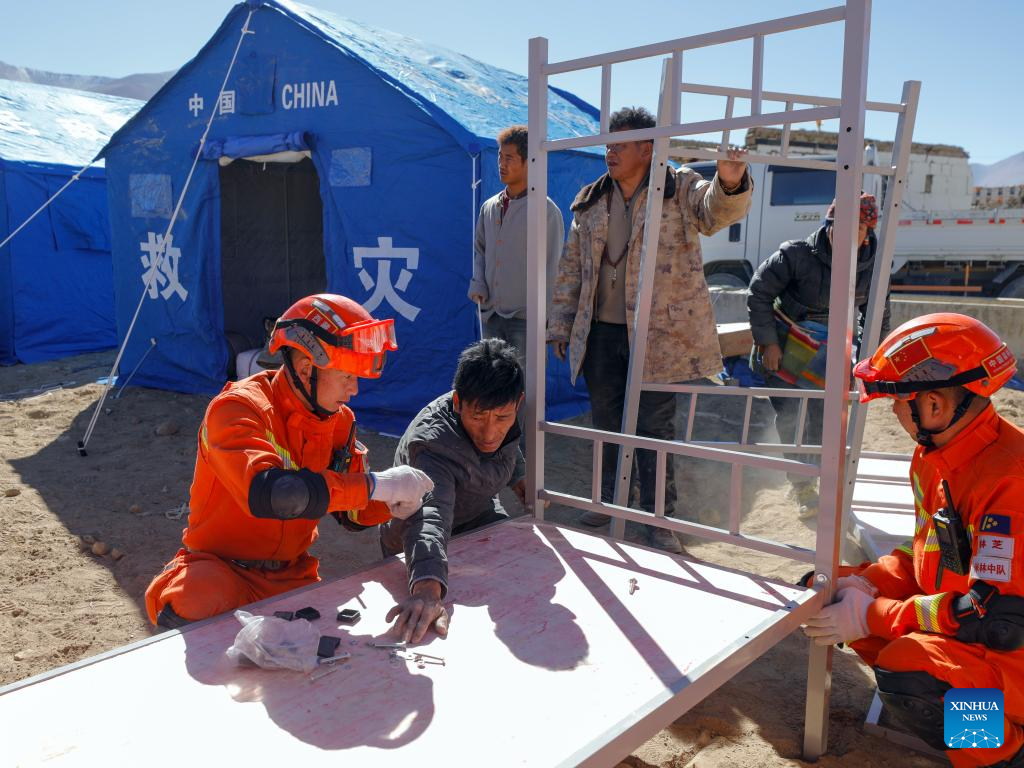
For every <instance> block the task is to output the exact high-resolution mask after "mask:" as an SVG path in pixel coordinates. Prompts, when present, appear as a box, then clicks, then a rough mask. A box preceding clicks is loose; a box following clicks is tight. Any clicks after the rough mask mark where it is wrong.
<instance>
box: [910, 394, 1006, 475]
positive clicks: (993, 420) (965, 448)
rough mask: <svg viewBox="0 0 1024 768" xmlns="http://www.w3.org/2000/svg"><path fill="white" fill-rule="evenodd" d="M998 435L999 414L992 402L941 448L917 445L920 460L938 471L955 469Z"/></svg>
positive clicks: (972, 457)
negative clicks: (926, 447) (927, 447)
mask: <svg viewBox="0 0 1024 768" xmlns="http://www.w3.org/2000/svg"><path fill="white" fill-rule="evenodd" d="M997 437H999V414H998V413H996V409H995V407H993V405H992V403H989V404H988V405H987V406H985V410H983V411H982V412H981V413H979V414H978V415H977V416H975V417H974V419H973V421H971V423H970V424H968V425H967V426H966V427H965V428H964V429H963V430H962V431H960V432H958V433H957V434H956V436H954V437H953V439H952V440H950V441H949V442H948V443H946V444H945V445H944V446H942V447H941V448H930V449H925V448H923V447H918V449H917V450H918V451H920V452H921V458H922V460H924V461H926V462H928V463H929V464H931V465H933V466H934V467H935V468H936V469H937V470H939V472H940V473H943V474H944V473H948V472H950V471H953V470H956V469H958V468H960V467H962V466H964V465H965V464H967V463H968V462H970V461H972V460H973V459H974V457H975V456H977V455H978V454H979V453H981V452H982V451H983V450H985V449H986V448H987V447H988V446H990V445H991V444H992V443H994V442H995V441H996V438H997Z"/></svg>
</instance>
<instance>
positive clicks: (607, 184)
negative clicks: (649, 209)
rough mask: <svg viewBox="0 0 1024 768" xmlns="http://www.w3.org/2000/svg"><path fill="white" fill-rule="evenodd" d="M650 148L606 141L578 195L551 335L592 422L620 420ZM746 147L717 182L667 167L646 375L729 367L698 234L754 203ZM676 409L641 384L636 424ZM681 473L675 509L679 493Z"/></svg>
mask: <svg viewBox="0 0 1024 768" xmlns="http://www.w3.org/2000/svg"><path fill="white" fill-rule="evenodd" d="M654 124H655V122H654V118H653V117H652V116H651V114H650V113H649V112H647V110H645V109H642V108H639V109H634V108H626V109H622V110H619V111H618V112H616V113H615V114H613V115H612V117H611V122H610V129H611V130H612V131H621V130H631V129H637V128H649V127H653V126H654ZM652 151H653V143H652V142H650V141H646V142H623V143H621V144H609V145H608V147H607V154H606V162H607V164H608V173H607V174H605V175H604V176H602V177H601V178H599V179H598V180H597V181H595V182H594V183H592V184H590V185H588V186H586V187H584V188H583V189H582V190H580V193H579V194H578V195H577V196H576V200H575V201H574V202H573V204H572V211H573V214H574V217H573V222H572V228H571V229H570V232H569V240H568V243H567V244H566V247H565V250H564V252H563V254H562V258H561V260H560V262H559V264H558V276H557V278H556V280H555V291H554V297H553V299H552V303H551V307H550V311H549V313H548V330H547V340H548V342H549V343H551V344H552V345H553V346H554V349H555V354H557V355H558V356H559V357H561V358H563V359H564V356H565V353H566V351H568V354H569V365H570V371H571V376H572V380H573V382H574V383H575V380H576V377H577V376H578V375H579V374H580V372H581V371H582V372H583V374H584V376H585V378H586V381H587V389H588V391H589V393H590V402H591V408H592V411H593V420H594V426H595V427H597V428H598V429H603V430H608V431H618V430H619V429H621V424H622V411H623V402H624V394H625V389H626V374H627V370H628V366H629V350H630V348H631V345H632V343H633V339H632V331H633V321H634V312H635V309H636V300H637V286H638V283H639V278H640V251H641V247H642V244H643V232H644V212H645V210H646V205H647V185H648V176H649V174H650V165H651V154H652ZM744 155H745V152H743V151H740V150H730V152H729V159H728V160H721V161H719V163H718V174H717V175H716V177H715V179H714V180H713V181H710V182H709V181H705V180H704V179H702V178H701V177H700V175H699V174H697V173H695V172H694V171H691V170H689V169H686V168H683V169H680V170H679V171H674V170H672V169H671V168H669V169H668V171H667V175H666V178H665V183H664V186H663V189H664V196H665V200H664V203H663V208H662V215H661V232H660V235H659V242H658V259H657V269H656V277H655V283H654V295H653V300H652V304H651V315H650V328H649V332H648V338H647V358H646V363H645V366H644V381H653V382H659V383H671V382H689V381H694V380H698V379H702V378H703V377H705V376H710V375H713V374H717V373H719V372H720V371H721V370H722V356H721V349H720V348H719V345H718V335H717V332H716V329H715V318H714V314H713V312H712V309H711V299H710V295H709V293H708V287H707V283H706V282H705V280H704V265H703V261H702V258H701V250H700V238H699V235H701V234H703V235H712V234H714V233H715V232H717V231H718V230H720V229H722V228H723V227H727V226H729V225H730V224H732V223H733V222H735V221H737V220H739V219H741V218H742V217H743V216H745V215H746V213H747V211H748V209H749V208H750V194H751V191H752V189H753V182H752V180H751V178H750V175H749V173H747V166H746V162H745V160H744V159H743V157H744ZM675 409H676V399H675V395H674V394H672V393H663V392H644V393H643V394H642V395H641V398H640V412H639V418H638V420H637V434H640V435H646V436H649V437H657V438H662V439H674V438H675V433H674V418H675ZM604 450H605V453H604V460H603V476H602V483H601V485H602V488H601V497H602V499H603V500H605V501H611V500H612V495H613V490H614V482H615V473H616V461H617V455H618V448H617V446H615V445H609V444H605V446H604ZM655 465H656V461H655V455H654V454H653V453H652V452H650V451H639V452H638V456H637V468H638V470H639V471H638V479H639V484H640V502H641V506H642V507H643V508H644V509H646V510H648V511H653V509H654V493H655V490H654V489H655V471H656V468H655ZM670 466H671V465H670ZM672 475H673V473H672V472H671V471H670V472H669V477H668V480H667V482H666V503H665V510H666V514H670V513H671V511H672V508H673V506H674V502H675V496H676V493H675V483H674V481H673V478H672ZM580 520H581V522H583V523H585V524H588V525H595V526H596V525H603V524H604V523H606V522H607V520H608V518H607V516H605V515H600V514H596V513H592V512H587V513H584V514H583V516H582V517H581V518H580ZM648 531H649V533H648V535H649V539H650V543H651V544H653V545H654V546H657V547H659V548H662V549H665V550H668V551H673V552H679V551H681V547H680V545H679V542H678V541H677V540H676V538H675V536H674V535H672V533H671V532H670V531H666V530H664V529H658V528H650V529H648Z"/></svg>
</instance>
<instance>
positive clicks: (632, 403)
mask: <svg viewBox="0 0 1024 768" xmlns="http://www.w3.org/2000/svg"><path fill="white" fill-rule="evenodd" d="M677 77H678V80H676V79H675V78H677ZM681 85H682V56H681V55H678V56H673V57H672V58H671V59H666V60H665V61H664V62H663V63H662V67H661V91H660V93H661V98H660V99H659V104H658V125H659V126H663V125H670V124H672V121H673V117H672V114H671V113H672V111H673V105H674V104H678V103H679V101H678V95H679V88H680V86H681ZM673 94H676V96H675V98H674V97H673ZM675 111H676V116H675V118H674V119H675V120H678V119H679V116H678V112H679V110H678V109H676V110H675ZM668 145H669V140H668V138H667V137H666V138H660V139H655V140H654V155H653V156H652V157H651V178H650V182H649V183H648V185H647V210H646V212H645V217H644V222H645V224H644V241H643V245H642V247H641V250H640V285H639V286H638V291H637V298H636V315H635V317H634V318H633V345H632V347H631V349H630V352H629V371H628V373H627V378H626V397H625V405H624V407H623V411H622V429H621V431H622V433H623V434H625V435H635V434H636V422H637V417H638V416H639V413H640V393H641V392H642V391H643V378H644V364H645V363H646V361H647V332H648V329H649V328H650V322H651V300H652V298H653V296H654V276H655V274H656V271H655V267H656V266H657V261H658V238H659V235H660V234H661V226H660V222H661V209H662V202H663V197H664V195H663V194H662V188H663V186H664V184H665V173H666V169H667V167H668ZM652 222H656V223H655V224H654V226H651V223H652ZM633 453H634V452H633V449H632V448H628V447H625V446H623V447H621V448H619V461H618V473H617V474H616V476H615V498H614V501H615V504H617V505H618V506H620V507H625V506H628V505H629V487H630V482H629V480H630V476H631V475H632V469H633ZM625 532H626V521H625V520H624V519H622V518H621V517H615V518H612V524H611V535H612V536H614V537H615V538H618V539H621V538H623V536H624V535H625Z"/></svg>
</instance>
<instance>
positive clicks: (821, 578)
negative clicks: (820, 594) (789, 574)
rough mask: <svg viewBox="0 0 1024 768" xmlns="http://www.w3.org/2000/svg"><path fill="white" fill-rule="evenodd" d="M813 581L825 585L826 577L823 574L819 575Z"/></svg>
mask: <svg viewBox="0 0 1024 768" xmlns="http://www.w3.org/2000/svg"><path fill="white" fill-rule="evenodd" d="M814 580H815V581H816V582H818V583H819V584H827V583H828V576H826V575H825V574H824V573H819V574H818V575H817V576H815V577H814Z"/></svg>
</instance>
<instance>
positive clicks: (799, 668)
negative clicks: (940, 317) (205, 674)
mask: <svg viewBox="0 0 1024 768" xmlns="http://www.w3.org/2000/svg"><path fill="white" fill-rule="evenodd" d="M111 359H112V355H111V353H98V354H94V355H83V356H79V357H75V358H69V359H66V360H61V361H57V362H53V363H47V364H40V365H35V366H15V367H12V368H2V369H0V684H6V683H10V682H13V681H16V680H20V679H23V678H26V677H29V676H31V675H35V674H39V673H41V672H44V671H46V670H49V669H52V668H54V667H57V666H60V665H62V664H67V663H69V662H73V661H76V660H78V659H82V658H85V657H88V656H92V655H95V654H98V653H101V652H103V651H106V650H108V649H110V648H114V647H116V646H119V645H123V644H125V643H129V642H131V641H134V640H139V639H141V638H145V637H147V636H148V635H149V634H151V632H152V628H151V627H149V626H148V624H147V622H146V619H145V615H144V612H143V609H142V598H143V593H144V591H145V588H146V585H147V584H148V582H149V580H150V578H151V577H152V576H153V574H155V573H156V572H157V571H158V570H159V569H160V567H161V566H162V565H163V563H164V562H165V560H166V559H167V558H169V557H170V556H171V555H172V554H173V553H174V551H175V550H176V548H177V546H178V544H179V542H180V536H181V529H182V525H183V523H182V520H181V519H179V517H178V514H179V511H180V510H179V508H180V505H181V504H182V503H183V502H184V501H186V500H187V498H188V488H189V484H190V481H191V474H192V467H193V462H194V455H195V443H196V440H195V434H196V428H197V426H198V424H199V422H200V419H201V418H202V414H203V411H204V409H205V406H206V403H207V402H208V399H209V398H207V397H204V396H188V395H180V394H174V393H170V392H162V391H156V390H147V389H135V388H130V389H128V390H127V391H126V392H125V393H124V395H123V397H120V398H119V399H116V400H115V399H108V400H107V403H106V406H105V409H104V412H103V414H102V415H101V416H100V418H99V421H98V424H97V427H96V430H95V432H94V434H93V436H92V440H91V442H90V445H89V456H88V457H87V458H85V459H83V458H80V457H79V456H78V455H77V452H76V450H75V444H76V442H77V441H78V440H79V439H80V438H81V437H82V436H83V434H84V433H85V430H86V427H87V425H88V422H89V419H90V417H91V416H92V413H93V410H94V409H95V406H96V403H97V401H98V399H99V396H100V393H101V386H100V385H99V384H97V383H95V382H96V380H97V379H99V378H100V377H102V376H104V375H106V373H107V371H108V369H109V366H110V361H111ZM998 403H999V407H1000V408H1001V409H1002V411H1003V412H1004V413H1005V414H1007V415H1009V416H1010V417H1011V418H1013V419H1014V420H1016V421H1018V422H1020V421H1021V420H1022V419H1024V394H1022V393H1019V392H1012V393H1007V394H1005V395H1002V396H1001V397H1000V398H998ZM770 415H771V414H770V409H769V408H768V406H767V404H759V405H758V407H757V408H755V411H754V416H755V423H756V424H758V425H760V426H761V427H766V428H768V429H770V427H767V425H768V424H770ZM716 419H717V422H716ZM735 419H736V414H735V413H734V414H733V419H732V421H731V422H730V420H729V419H728V418H727V417H723V413H721V412H719V413H718V415H717V416H716V415H712V416H710V417H708V418H707V419H704V417H703V416H699V417H698V419H697V421H696V422H695V429H696V431H697V437H700V435H701V432H702V430H703V431H708V430H710V431H712V432H715V431H717V432H718V433H721V431H722V430H729V429H735V428H736V425H735ZM579 421H580V422H581V423H586V419H585V418H584V419H581V420H579ZM363 439H364V441H365V442H366V443H367V444H368V446H369V447H370V451H371V456H375V457H376V460H377V463H378V466H379V465H380V464H381V463H382V462H385V461H388V460H389V459H390V456H391V455H392V453H393V450H394V445H395V440H394V439H393V438H389V437H385V436H381V435H375V434H372V433H364V434H363ZM548 445H549V452H548V454H549V456H550V460H549V462H548V466H547V470H546V471H547V476H548V482H549V486H550V487H553V488H555V489H563V490H568V491H573V492H583V493H584V494H586V493H589V490H588V489H587V485H588V484H589V477H590V471H589V468H590V449H589V447H586V446H582V445H577V444H574V443H573V442H571V441H568V440H564V439H558V438H549V442H548ZM866 446H867V447H869V448H870V449H872V450H880V451H899V452H909V451H910V449H911V447H912V443H911V442H910V440H909V438H907V436H906V435H904V434H903V433H902V432H901V431H900V430H899V428H898V426H897V425H896V424H895V421H894V420H893V419H892V418H891V416H890V414H889V413H888V411H887V409H884V408H876V409H873V410H872V412H871V413H870V415H869V421H868V431H867V438H866ZM677 477H678V480H679V483H680V487H681V492H680V498H681V499H684V500H685V501H684V503H681V504H680V513H681V515H682V516H684V517H689V518H692V519H697V520H701V521H704V522H712V521H714V520H715V519H717V518H718V517H719V515H720V510H721V508H722V506H723V504H724V501H723V500H724V499H727V498H728V488H729V477H728V470H726V469H724V468H722V467H720V466H710V465H707V464H704V465H701V463H699V462H689V463H685V464H683V465H682V466H680V467H679V468H678V470H677ZM743 499H744V501H743V525H744V531H745V532H748V533H752V534H761V535H765V536H768V537H770V538H774V539H776V540H779V541H786V542H791V543H794V544H802V545H805V546H813V542H814V532H813V530H812V529H810V528H809V527H808V526H807V525H805V524H804V523H801V522H799V521H798V520H797V519H796V515H795V511H794V510H793V508H792V505H791V504H790V503H789V502H788V501H787V500H786V498H785V481H784V478H783V477H782V476H781V475H779V474H778V473H770V472H757V473H753V472H751V473H748V474H747V475H746V476H745V483H744V493H743ZM506 503H507V505H508V506H509V507H510V508H516V507H517V504H516V503H515V502H514V501H513V500H512V499H511V498H507V499H506ZM549 517H551V518H552V519H554V520H557V521H559V522H566V523H571V522H572V520H573V519H574V517H575V513H574V512H572V511H571V510H566V509H557V508H553V509H551V510H550V511H549ZM93 542H100V543H101V544H98V545H96V547H95V549H96V551H99V552H103V551H104V547H106V548H108V549H109V551H106V553H105V554H94V550H93ZM686 545H687V547H688V550H689V551H690V553H691V554H692V555H694V556H697V557H700V558H704V559H707V560H711V561H716V562H721V563H724V564H728V565H730V566H731V567H734V568H739V569H743V570H748V571H753V572H757V573H761V574H764V575H767V576H774V577H778V578H784V579H795V578H796V577H798V576H799V575H800V573H801V572H802V571H803V570H804V568H802V567H801V566H800V565H799V564H796V563H791V562H788V561H784V560H781V559H778V558H774V557H771V556H768V555H761V554H759V553H756V552H752V551H747V550H738V549H736V548H733V547H728V546H724V545H719V544H711V543H706V542H701V541H698V540H687V541H686ZM115 549H116V550H118V552H116V553H115V552H114V550H115ZM315 553H316V554H317V555H318V556H320V557H321V559H322V567H321V572H322V574H323V575H324V577H325V578H332V577H338V576H341V575H344V574H347V573H349V572H351V571H353V570H355V569H357V568H359V567H362V566H364V565H366V564H368V563H371V562H373V561H374V560H375V559H377V558H378V557H379V551H378V549H377V546H376V541H375V537H374V536H372V535H364V536H354V535H344V533H343V532H342V531H340V530H335V526H333V525H332V526H331V527H330V528H329V529H328V530H327V531H325V535H323V536H322V537H321V539H320V541H319V542H318V543H317V545H316V548H315ZM115 554H118V555H122V556H120V557H119V558H118V559H115V558H114V555H115ZM848 554H849V555H850V556H852V557H855V556H856V552H854V551H853V550H852V549H849V550H848ZM806 657H807V644H806V641H805V640H804V639H803V637H802V636H798V635H794V636H791V637H789V638H787V639H786V640H785V641H784V642H782V643H781V644H779V645H778V646H777V647H776V648H774V649H773V650H772V651H770V652H769V653H767V654H766V655H765V656H763V657H762V658H761V659H759V660H758V661H756V662H755V663H753V664H752V665H751V666H750V667H749V668H748V669H747V670H746V671H744V672H743V673H742V674H740V675H739V676H738V677H736V678H735V679H734V680H732V681H731V682H730V683H728V684H727V685H725V686H724V687H722V688H721V689H720V690H719V691H718V692H716V693H715V694H714V695H712V696H711V697H709V698H708V699H706V700H705V701H704V702H703V703H701V704H700V705H698V706H697V707H696V708H695V709H693V710H692V711H691V712H690V713H688V714H687V715H686V716H685V717H683V718H682V719H680V720H679V721H678V722H677V723H675V724H674V725H672V726H671V727H670V728H668V729H666V730H664V731H662V732H661V733H659V734H658V735H657V736H655V737H654V738H653V739H651V740H650V741H649V742H647V743H646V744H644V745H642V746H640V747H639V748H638V749H637V750H636V751H635V752H634V753H633V755H631V756H630V757H629V758H628V759H627V760H626V761H625V762H626V764H628V765H632V766H658V768H662V767H665V768H668V767H669V766H671V767H672V768H681V767H682V766H730V767H734V768H755V767H758V768H760V767H762V766H782V765H800V764H802V763H801V762H800V761H799V760H798V759H797V758H798V756H799V754H800V746H801V738H802V729H803V692H804V681H805V675H806V666H807V658H806ZM833 680H834V685H833V695H832V719H831V738H830V752H829V754H828V755H827V756H825V757H824V758H822V760H821V761H819V763H818V764H819V765H822V766H850V767H852V766H858V768H860V767H862V766H889V765H901V766H930V765H936V764H937V763H935V762H933V761H931V760H929V759H927V758H924V757H922V756H917V755H907V754H906V753H905V752H904V751H903V750H901V749H899V748H897V747H895V746H893V745H891V744H888V743H887V742H885V741H881V740H878V739H875V738H873V737H871V736H867V735H865V734H864V733H863V731H862V722H863V719H864V715H865V713H866V711H867V707H868V704H869V701H870V697H871V690H872V687H871V676H870V674H869V672H868V670H866V669H865V668H864V667H863V666H862V665H860V664H859V663H858V661H857V659H856V657H855V656H854V655H852V654H851V653H850V652H849V651H838V652H837V653H836V661H835V665H834V678H833Z"/></svg>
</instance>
